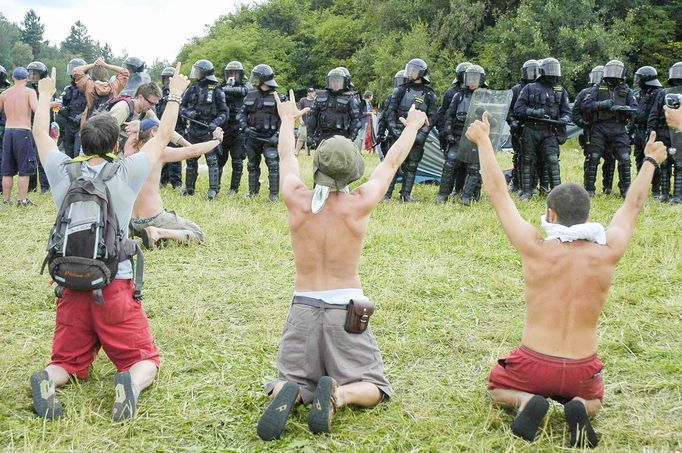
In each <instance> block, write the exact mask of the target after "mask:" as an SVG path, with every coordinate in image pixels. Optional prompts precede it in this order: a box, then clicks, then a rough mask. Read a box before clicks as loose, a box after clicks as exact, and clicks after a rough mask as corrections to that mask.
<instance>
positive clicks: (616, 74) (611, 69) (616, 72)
mask: <svg viewBox="0 0 682 453" xmlns="http://www.w3.org/2000/svg"><path fill="white" fill-rule="evenodd" d="M604 77H606V78H613V79H622V78H623V67H622V66H621V65H617V64H611V65H606V66H604Z"/></svg>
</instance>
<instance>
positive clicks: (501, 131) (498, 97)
mask: <svg viewBox="0 0 682 453" xmlns="http://www.w3.org/2000/svg"><path fill="white" fill-rule="evenodd" d="M511 100H512V92H511V90H499V91H498V90H486V89H483V88H481V89H478V90H476V91H474V94H473V95H472V96H471V104H470V105H469V112H468V113H467V119H466V121H465V123H464V131H465V132H466V130H467V129H468V128H469V126H470V125H471V123H473V122H474V121H475V120H479V119H481V118H482V116H483V112H488V121H490V141H491V142H492V144H493V149H495V150H497V149H500V147H501V146H502V144H503V143H504V142H505V141H506V138H505V137H504V135H505V127H504V126H505V124H506V119H507V113H508V112H509V105H510V104H511ZM457 154H458V159H459V160H461V161H464V162H467V163H478V149H477V148H476V145H474V144H473V143H472V142H470V141H469V140H468V139H467V138H466V136H465V135H464V134H462V138H461V139H460V140H459V145H458V147H457Z"/></svg>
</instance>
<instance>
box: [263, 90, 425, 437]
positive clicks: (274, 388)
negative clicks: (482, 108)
mask: <svg viewBox="0 0 682 453" xmlns="http://www.w3.org/2000/svg"><path fill="white" fill-rule="evenodd" d="M289 99H290V100H289V101H288V102H281V101H280V100H279V97H278V96H277V95H275V100H276V101H277V108H278V110H279V116H280V118H281V120H282V124H281V127H280V135H279V137H280V138H279V146H278V149H279V156H280V173H281V178H282V179H281V188H282V194H283V196H284V203H285V204H286V206H287V209H288V211H289V228H290V229H291V243H292V246H293V249H294V260H295V264H296V281H295V286H294V297H293V300H292V304H291V309H290V311H289V317H288V319H287V322H286V325H285V327H284V332H283V334H282V339H281V342H280V346H279V355H278V358H277V368H278V370H279V377H278V379H277V380H275V381H272V382H269V383H268V384H267V385H266V387H265V390H266V392H267V393H268V394H269V395H270V397H271V398H273V401H272V403H271V404H270V405H269V406H268V408H267V409H266V410H265V413H264V414H263V415H262V416H261V418H260V420H259V422H258V435H259V436H260V437H261V438H262V439H264V440H272V439H276V438H277V437H279V436H280V435H281V434H282V432H283V431H284V425H285V423H286V420H287V418H288V417H289V414H290V412H291V409H292V407H293V406H294V404H295V403H296V402H299V401H302V402H303V403H312V408H311V410H310V413H309V414H308V426H309V427H310V429H311V431H312V432H313V433H316V434H317V433H327V432H330V430H331V421H332V416H333V415H334V412H335V411H336V409H338V408H340V407H342V406H344V405H347V404H350V405H356V406H362V407H373V406H375V405H377V404H378V403H379V402H381V401H382V400H383V399H384V398H390V397H391V395H392V393H393V389H392V388H391V386H390V384H389V383H388V381H387V380H386V377H385V376H384V365H383V362H382V361H381V353H380V352H379V348H378V346H377V343H376V341H375V340H374V336H373V335H372V331H371V329H370V328H367V330H364V331H363V332H362V333H359V334H358V333H348V332H347V331H346V330H345V328H344V321H345V319H346V314H347V309H348V303H349V301H350V300H353V301H356V302H358V301H367V300H366V299H365V298H364V295H363V292H362V285H361V284H360V276H359V274H358V264H359V261H360V254H361V253H362V243H363V240H364V237H365V233H366V231H367V224H368V223H369V215H370V213H371V212H372V209H373V208H374V207H375V206H376V205H377V204H378V203H379V202H380V201H381V200H382V199H383V196H384V194H385V193H386V190H387V189H388V185H389V184H390V183H391V180H392V179H393V175H394V174H395V172H396V171H397V170H398V167H399V166H400V164H401V163H402V162H403V160H404V159H405V157H406V156H407V154H408V153H409V151H410V149H411V148H412V144H413V142H414V139H415V137H416V136H417V132H418V131H419V128H421V127H422V126H424V125H425V124H427V119H426V115H425V114H424V112H421V111H418V110H416V109H415V108H414V106H412V109H411V110H410V112H409V115H408V117H407V120H405V119H402V118H401V121H402V122H403V124H405V129H404V131H403V133H402V134H401V136H400V138H399V139H398V140H397V141H396V142H395V144H394V145H393V146H392V147H391V150H390V151H389V153H388V156H387V157H386V159H385V160H384V161H383V162H382V163H380V164H379V165H378V166H377V168H376V169H375V170H374V172H373V173H372V176H370V178H369V180H368V181H367V182H366V183H364V184H362V185H361V186H360V187H358V188H357V189H355V190H354V191H353V192H349V191H348V187H347V186H348V184H350V183H351V182H353V181H355V180H357V179H359V178H360V177H361V176H362V174H363V171H364V163H363V160H362V157H360V155H359V154H358V153H357V150H356V148H355V146H354V144H353V142H352V141H350V140H349V139H347V138H344V137H341V136H333V137H331V138H329V139H327V140H325V141H323V142H322V143H321V144H320V146H319V147H318V149H317V152H316V153H315V160H314V162H313V178H314V180H315V189H314V190H310V189H308V188H307V187H306V186H305V184H304V183H303V181H301V178H300V176H299V168H298V160H297V159H296V156H295V147H294V146H295V142H294V119H295V118H297V117H298V116H300V115H301V114H303V113H305V111H306V110H307V109H303V110H298V109H297V108H296V102H295V100H294V93H293V91H292V92H291V93H290V96H289Z"/></svg>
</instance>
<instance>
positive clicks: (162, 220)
mask: <svg viewBox="0 0 682 453" xmlns="http://www.w3.org/2000/svg"><path fill="white" fill-rule="evenodd" d="M130 225H131V226H132V227H133V230H135V231H142V230H144V229H145V228H147V227H150V226H153V227H156V228H165V229H167V230H184V231H186V232H187V234H189V236H190V239H193V240H195V241H196V242H203V240H204V233H203V232H202V231H201V228H199V225H197V224H196V223H194V222H192V221H191V220H187V219H184V218H182V217H180V216H179V215H177V214H176V213H175V211H166V210H164V211H161V213H160V214H158V215H155V216H154V217H148V218H146V219H131V220H130Z"/></svg>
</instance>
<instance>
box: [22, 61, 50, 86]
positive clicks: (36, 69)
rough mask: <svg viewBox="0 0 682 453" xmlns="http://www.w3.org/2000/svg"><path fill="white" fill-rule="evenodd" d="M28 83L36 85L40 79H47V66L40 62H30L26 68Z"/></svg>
mask: <svg viewBox="0 0 682 453" xmlns="http://www.w3.org/2000/svg"><path fill="white" fill-rule="evenodd" d="M26 70H27V71H28V80H29V82H33V83H38V81H39V80H40V79H44V78H45V77H47V66H45V63H43V62H42V61H32V62H30V63H29V64H28V66H26Z"/></svg>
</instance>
